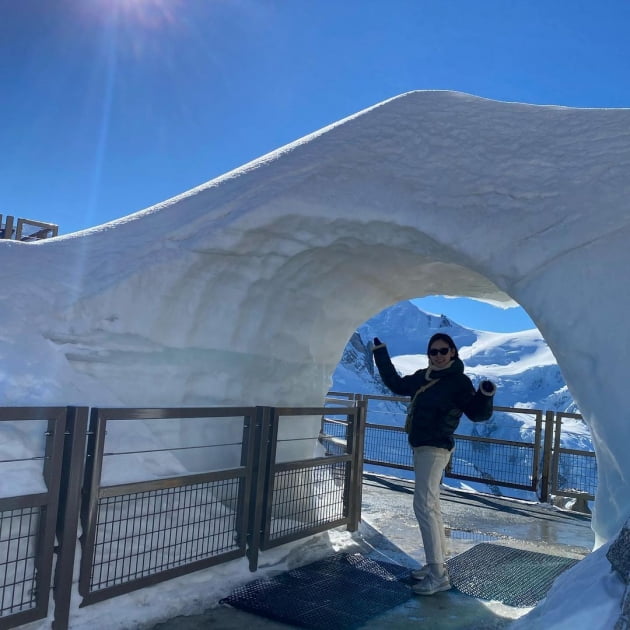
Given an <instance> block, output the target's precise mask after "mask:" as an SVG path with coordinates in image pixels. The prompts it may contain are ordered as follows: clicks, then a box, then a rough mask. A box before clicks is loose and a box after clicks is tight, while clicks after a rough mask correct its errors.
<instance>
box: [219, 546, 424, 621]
mask: <svg viewBox="0 0 630 630" xmlns="http://www.w3.org/2000/svg"><path fill="white" fill-rule="evenodd" d="M408 579H409V568H408V567H401V566H398V565H395V564H389V563H386V562H380V561H378V562H377V561H375V560H369V559H367V558H365V557H364V556H362V555H361V554H358V553H356V554H336V555H334V556H331V557H330V558H325V559H323V560H318V561H317V562H314V563H312V564H309V565H306V566H304V567H300V568H299V569H293V570H292V571H288V572H286V573H282V574H280V575H277V576H275V577H272V578H268V579H262V580H256V581H254V582H250V583H249V584H246V585H245V586H242V587H240V588H237V589H236V590H234V591H233V592H232V594H231V595H229V596H228V597H226V598H225V599H223V600H221V603H222V604H229V605H230V606H234V607H235V608H239V609H241V610H246V611H248V612H252V613H255V614H257V615H261V616H263V617H267V618H269V619H274V620H275V621H282V622H284V623H288V624H292V625H294V626H298V627H302V628H317V629H319V628H321V629H322V630H331V629H332V628H335V629H339V630H346V629H350V628H357V627H359V626H361V625H363V624H365V623H366V622H367V621H369V620H370V619H372V618H373V617H375V616H377V615H380V614H382V613H384V612H386V611H387V610H389V609H390V608H394V607H395V606H398V605H400V604H403V603H404V602H406V601H407V600H408V599H409V598H410V597H411V596H412V592H411V589H410V588H409V583H408ZM405 582H406V583H405Z"/></svg>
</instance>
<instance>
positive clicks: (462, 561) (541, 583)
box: [446, 543, 579, 607]
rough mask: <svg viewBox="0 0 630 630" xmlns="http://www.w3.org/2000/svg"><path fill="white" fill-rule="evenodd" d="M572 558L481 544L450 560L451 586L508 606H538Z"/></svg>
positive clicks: (447, 563) (572, 562)
mask: <svg viewBox="0 0 630 630" xmlns="http://www.w3.org/2000/svg"><path fill="white" fill-rule="evenodd" d="M577 562H579V561H578V560H575V559H573V558H564V557H562V556H550V555H548V554H544V553H537V552H535V551H523V550H521V549H513V548H512V547H504V546H503V545H496V544H493V543H480V544H479V545H475V546H474V547H472V548H471V549H469V550H468V551H465V552H464V553H461V554H459V555H458V556H455V557H454V558H451V559H450V560H447V562H446V565H447V567H448V572H449V575H450V578H451V584H452V585H453V586H454V587H455V588H456V589H457V590H458V591H461V592H462V593H466V594H467V595H472V596H473V597H478V598H480V599H487V600H494V601H499V602H503V603H504V604H506V605H508V606H515V607H524V606H535V605H536V604H537V603H538V602H539V601H540V600H541V599H544V597H545V596H546V595H547V591H548V590H549V589H550V588H551V584H552V583H553V581H554V580H555V579H556V578H557V577H558V576H559V575H560V574H561V573H562V572H563V571H566V570H567V569H568V568H570V567H572V566H573V565H574V564H576V563H577Z"/></svg>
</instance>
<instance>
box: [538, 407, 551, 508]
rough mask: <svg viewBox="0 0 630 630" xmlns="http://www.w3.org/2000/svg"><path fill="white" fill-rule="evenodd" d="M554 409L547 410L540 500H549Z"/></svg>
mask: <svg viewBox="0 0 630 630" xmlns="http://www.w3.org/2000/svg"><path fill="white" fill-rule="evenodd" d="M553 419H554V412H553V411H545V440H544V443H543V462H542V475H541V479H540V501H541V502H542V503H547V501H549V481H550V480H549V473H550V470H551V455H552V450H553V449H552V445H553V424H554V423H553Z"/></svg>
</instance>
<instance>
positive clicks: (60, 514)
mask: <svg viewBox="0 0 630 630" xmlns="http://www.w3.org/2000/svg"><path fill="white" fill-rule="evenodd" d="M87 418H88V408H87V407H68V409H67V415H66V432H65V440H64V446H63V463H62V469H61V487H60V491H59V509H58V511H57V541H58V546H57V554H58V557H57V564H56V567H55V578H54V583H53V598H54V600H55V618H54V619H53V622H52V628H53V630H66V628H68V625H69V616H70V599H71V596H72V578H73V574H74V556H75V551H76V546H77V532H78V525H79V508H80V505H81V482H82V480H83V465H84V462H85V438H86V433H87Z"/></svg>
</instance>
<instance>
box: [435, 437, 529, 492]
mask: <svg viewBox="0 0 630 630" xmlns="http://www.w3.org/2000/svg"><path fill="white" fill-rule="evenodd" d="M534 458H535V449H534V446H533V445H532V444H527V443H523V444H516V443H508V442H504V443H502V442H499V441H493V442H492V443H490V442H488V441H483V440H480V439H472V438H466V437H462V436H456V439H455V450H454V451H453V456H452V457H451V461H450V463H449V466H448V468H447V475H448V476H449V477H453V478H461V479H473V480H479V481H483V482H485V483H486V484H490V485H492V484H497V485H506V486H509V487H522V488H526V489H534V487H535V483H536V475H535V472H534Z"/></svg>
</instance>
